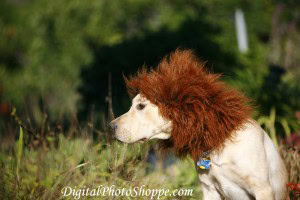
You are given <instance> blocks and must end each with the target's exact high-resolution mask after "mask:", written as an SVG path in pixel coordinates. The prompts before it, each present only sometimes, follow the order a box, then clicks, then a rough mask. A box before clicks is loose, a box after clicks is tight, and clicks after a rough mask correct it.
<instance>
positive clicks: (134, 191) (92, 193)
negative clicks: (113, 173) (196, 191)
mask: <svg viewBox="0 0 300 200" xmlns="http://www.w3.org/2000/svg"><path fill="white" fill-rule="evenodd" d="M61 193H62V195H63V196H64V197H73V198H74V199H80V198H81V197H105V196H107V197H118V196H119V197H121V196H127V197H150V199H160V197H163V196H170V197H176V196H177V197H179V196H189V197H191V196H193V189H174V190H171V191H170V189H149V188H146V186H145V185H142V186H140V187H133V188H118V187H116V186H115V185H111V186H103V185H100V186H98V187H97V188H88V187H81V188H77V187H76V186H74V187H69V186H66V187H63V188H62V190H61Z"/></svg>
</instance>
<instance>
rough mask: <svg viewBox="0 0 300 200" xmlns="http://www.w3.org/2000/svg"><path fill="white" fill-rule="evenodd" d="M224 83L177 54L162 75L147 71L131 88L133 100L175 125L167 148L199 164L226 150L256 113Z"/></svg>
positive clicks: (184, 53)
mask: <svg viewBox="0 0 300 200" xmlns="http://www.w3.org/2000/svg"><path fill="white" fill-rule="evenodd" d="M219 77H220V75H218V74H210V73H209V72H208V71H207V70H206V69H205V68H204V63H203V62H201V61H199V60H198V59H197V58H196V57H195V55H194V53H193V52H192V51H191V50H176V51H175V52H173V53H172V54H171V55H169V56H167V57H165V58H164V59H163V60H162V61H161V63H160V64H159V65H158V67H157V68H156V69H151V70H149V71H148V70H147V69H146V68H145V67H143V68H142V69H141V70H140V71H139V72H138V73H137V75H135V76H134V77H130V78H129V79H126V78H125V82H126V85H127V88H128V92H129V94H130V95H131V96H135V95H137V94H138V93H140V94H141V95H143V96H145V97H146V98H147V99H149V100H150V101H151V102H152V103H154V104H155V105H157V106H158V108H159V110H160V112H161V114H162V116H163V117H165V118H166V119H169V120H171V121H172V123H173V126H172V134H171V138H170V139H168V140H162V147H163V148H164V149H172V150H174V152H175V153H176V155H178V156H179V157H184V156H186V155H188V154H189V155H191V156H192V158H193V159H194V160H198V159H199V157H200V156H201V155H202V153H203V152H205V151H208V150H217V151H219V150H221V149H222V148H223V146H224V143H225V140H226V139H232V138H233V136H234V131H235V130H237V129H239V128H241V125H242V124H243V123H244V122H246V121H247V120H248V119H249V118H250V114H251V111H252V109H251V106H250V105H249V100H248V99H247V98H246V97H244V96H243V95H242V94H241V93H239V92H237V91H236V90H233V89H230V88H229V87H228V86H227V85H226V84H224V83H223V82H221V81H220V80H219Z"/></svg>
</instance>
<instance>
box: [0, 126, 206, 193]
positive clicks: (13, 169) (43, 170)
mask: <svg viewBox="0 0 300 200" xmlns="http://www.w3.org/2000/svg"><path fill="white" fill-rule="evenodd" d="M71 130H74V127H73V128H70V130H69V131H71ZM82 131H83V130H82ZM23 134H24V135H26V134H28V133H27V132H26V131H23V129H22V128H20V131H19V138H18V140H17V141H15V145H12V146H11V148H9V149H7V148H6V149H5V148H1V151H0V166H1V175H0V199H59V198H62V189H63V188H64V187H65V186H70V187H72V188H75V187H76V188H97V187H98V186H100V185H103V186H111V185H115V186H116V187H118V188H123V187H125V188H133V187H141V186H143V185H145V188H150V189H161V188H164V189H170V190H173V189H177V188H178V189H180V188H192V189H194V192H193V194H194V195H193V197H191V198H189V199H199V197H201V188H200V187H199V183H198V179H197V174H196V172H195V170H194V164H193V162H192V160H190V159H188V160H186V161H183V162H181V161H179V162H178V161H174V163H173V164H171V165H169V166H168V167H166V168H163V169H159V168H153V166H151V164H150V163H149V162H147V158H148V152H149V149H150V148H151V146H152V145H151V144H143V145H141V144H133V145H125V144H122V143H120V142H117V141H113V142H112V143H111V144H109V143H108V142H107V141H105V137H104V135H105V133H104V132H102V133H99V134H100V135H101V137H99V138H100V140H99V141H97V142H93V141H92V139H91V137H89V136H81V137H69V136H68V135H72V134H71V133H68V132H67V133H58V135H57V136H56V137H57V139H56V140H51V142H48V145H46V146H45V145H41V146H38V147H35V148H32V147H29V146H26V145H24V142H23V140H24V137H23ZM153 169H154V170H153ZM174 176H175V177H176V178H175V177H174ZM68 198H70V197H67V199H68ZM86 198H87V197H81V198H80V199H86ZM111 198H112V197H108V196H107V197H98V198H97V199H111ZM71 199H73V198H71ZM117 199H130V198H128V197H118V198H117ZM161 199H173V198H171V197H162V198H161ZM176 199H187V197H178V198H176Z"/></svg>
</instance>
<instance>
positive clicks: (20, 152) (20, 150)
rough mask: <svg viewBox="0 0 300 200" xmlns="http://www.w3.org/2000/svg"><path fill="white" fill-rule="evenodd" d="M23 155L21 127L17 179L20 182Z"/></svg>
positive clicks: (21, 130) (21, 131)
mask: <svg viewBox="0 0 300 200" xmlns="http://www.w3.org/2000/svg"><path fill="white" fill-rule="evenodd" d="M22 154H23V129H22V127H20V135H19V141H18V148H17V170H16V174H17V179H18V181H19V180H20V176H19V171H20V165H21V160H22Z"/></svg>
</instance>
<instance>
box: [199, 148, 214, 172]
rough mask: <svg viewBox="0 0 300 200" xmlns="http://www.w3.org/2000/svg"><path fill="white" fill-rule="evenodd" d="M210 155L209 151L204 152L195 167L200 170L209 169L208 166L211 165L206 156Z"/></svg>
mask: <svg viewBox="0 0 300 200" xmlns="http://www.w3.org/2000/svg"><path fill="white" fill-rule="evenodd" d="M209 153H210V151H206V152H204V153H203V154H202V155H201V157H200V159H199V161H198V162H197V166H198V167H199V168H200V169H210V165H211V160H210V157H209V156H208V155H209Z"/></svg>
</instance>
